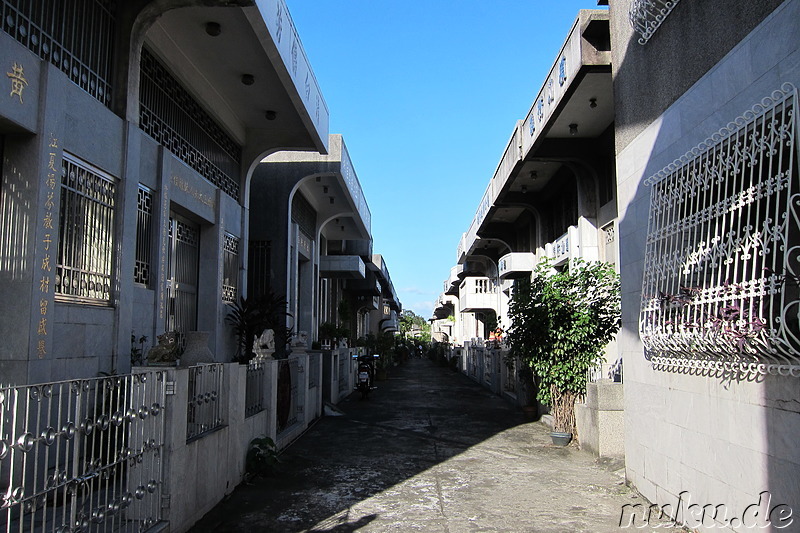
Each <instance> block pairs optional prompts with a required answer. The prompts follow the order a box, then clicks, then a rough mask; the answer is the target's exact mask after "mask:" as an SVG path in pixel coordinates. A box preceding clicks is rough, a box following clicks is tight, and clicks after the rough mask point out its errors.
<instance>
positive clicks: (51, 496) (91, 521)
mask: <svg viewBox="0 0 800 533" xmlns="http://www.w3.org/2000/svg"><path fill="white" fill-rule="evenodd" d="M165 374H166V373H165V371H151V372H145V373H141V374H133V375H122V376H113V377H104V378H95V379H85V380H74V381H61V382H55V383H45V384H38V385H28V386H20V387H8V388H0V488H2V491H1V492H0V525H1V526H2V529H3V531H90V530H91V531H101V530H102V531H113V532H118V531H129V532H138V531H145V530H148V528H150V527H151V526H153V525H155V523H156V522H158V521H159V520H160V519H161V495H162V487H163V465H162V457H163V452H164V435H165V432H164V420H165V417H164V412H163V411H164V406H165V383H166V379H165Z"/></svg>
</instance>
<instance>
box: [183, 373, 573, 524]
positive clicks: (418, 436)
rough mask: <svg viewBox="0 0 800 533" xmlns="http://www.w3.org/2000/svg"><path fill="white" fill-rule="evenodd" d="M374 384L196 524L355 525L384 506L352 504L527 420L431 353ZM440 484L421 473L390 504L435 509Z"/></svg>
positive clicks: (387, 488) (342, 406) (385, 489)
mask: <svg viewBox="0 0 800 533" xmlns="http://www.w3.org/2000/svg"><path fill="white" fill-rule="evenodd" d="M377 386H378V388H377V390H374V391H373V392H372V394H370V397H369V399H368V400H360V399H359V396H358V395H357V394H353V395H351V396H350V397H348V398H347V399H346V400H345V401H343V402H342V403H340V404H339V408H340V409H341V410H342V411H343V413H344V414H343V416H336V417H324V418H322V419H320V420H319V422H318V423H317V424H316V425H315V426H314V427H313V428H312V429H311V430H309V431H308V432H307V433H306V434H305V435H304V436H303V437H302V438H300V439H299V440H298V441H297V442H296V443H294V444H293V445H292V446H291V447H290V448H289V449H287V450H286V451H285V452H284V453H283V454H282V455H281V461H282V464H281V472H280V473H279V474H277V475H276V476H274V477H272V478H268V479H258V480H255V481H254V482H251V483H245V484H242V485H240V486H239V487H237V488H236V489H235V490H234V491H233V493H232V494H231V495H230V497H229V498H227V499H226V500H225V501H224V502H222V503H220V504H219V505H217V507H215V508H214V509H212V510H211V511H210V512H209V513H208V514H206V516H204V517H203V518H202V519H201V520H200V521H199V522H198V523H197V524H196V525H195V526H194V528H193V529H192V531H194V532H201V531H203V532H204V531H220V532H225V531H231V532H232V531H236V532H239V531H248V530H250V531H280V532H287V533H288V532H304V531H308V532H337V533H338V532H347V531H356V530H358V529H359V528H362V527H364V526H365V525H367V524H368V523H369V522H372V521H373V520H375V518H376V517H377V516H378V513H371V514H365V513H364V512H361V513H360V514H359V516H358V519H357V520H356V517H355V516H353V517H352V518H350V519H353V520H355V521H353V522H350V521H349V515H350V514H351V513H350V510H351V509H352V507H353V506H354V505H356V504H359V502H364V501H365V500H368V499H369V498H370V497H372V496H374V495H376V494H378V493H386V492H387V491H388V492H390V491H391V490H392V488H393V487H396V486H397V485H398V484H400V483H401V482H403V481H406V480H409V479H411V478H414V476H416V475H418V474H420V473H422V472H424V471H426V470H428V469H430V468H431V467H433V466H435V465H437V464H439V463H441V462H443V461H446V460H448V459H450V458H451V457H454V456H456V455H458V454H460V453H462V452H464V451H465V450H467V449H469V448H470V447H472V446H475V445H477V444H479V443H481V442H484V441H486V440H487V439H489V438H491V437H492V436H494V435H496V434H498V433H500V432H503V431H505V430H507V429H509V428H512V427H514V426H516V425H519V424H521V423H523V422H525V420H524V418H523V415H522V413H521V412H520V411H519V410H518V409H516V408H515V407H513V406H512V405H510V404H509V403H507V402H505V401H504V400H503V399H501V398H499V397H497V396H495V395H493V394H492V393H491V392H489V391H488V390H486V389H483V388H481V387H480V386H478V385H477V384H475V383H474V382H473V381H471V380H470V379H469V378H467V377H466V376H464V375H463V374H460V373H456V372H453V371H451V370H449V369H447V368H441V367H438V366H436V365H434V364H433V363H432V362H430V361H428V360H426V359H412V360H410V361H407V362H406V363H405V364H403V365H401V366H399V367H396V368H395V369H394V370H393V372H392V374H391V375H390V378H389V380H387V381H382V382H378V383H377ZM551 452H553V453H562V452H563V453H566V450H563V451H562V450H555V449H553V450H551ZM436 485H437V484H436V483H434V482H432V481H431V480H430V479H429V478H426V477H424V476H423V477H421V478H420V480H419V481H418V482H417V481H416V480H414V486H413V490H410V491H409V490H408V487H405V488H404V491H405V493H403V494H401V493H398V494H397V497H396V498H390V499H389V500H387V501H388V502H389V503H388V505H390V506H392V505H396V506H398V509H396V511H398V512H399V511H400V509H399V507H402V508H403V509H405V510H408V509H409V506H411V507H412V508H413V506H415V505H418V506H422V507H425V508H426V509H429V508H431V507H432V506H433V507H435V506H436V505H439V504H438V503H436V502H437V501H441V487H437V486H436ZM398 490H399V489H398ZM412 493H413V494H412ZM390 496H391V495H390ZM404 498H405V499H404ZM382 505H387V503H386V502H384V503H383V504H382ZM422 510H424V509H422V508H421V511H422ZM377 511H379V512H381V513H382V512H383V511H387V512H390V513H391V512H392V509H377Z"/></svg>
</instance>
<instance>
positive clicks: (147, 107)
mask: <svg viewBox="0 0 800 533" xmlns="http://www.w3.org/2000/svg"><path fill="white" fill-rule="evenodd" d="M139 127H140V128H141V129H142V130H143V131H144V132H145V133H147V134H148V135H149V136H150V137H152V138H153V139H155V140H156V141H157V142H159V143H160V144H161V145H162V146H164V147H165V148H166V149H167V150H169V151H170V152H172V153H173V154H175V156H177V157H178V158H179V159H180V160H181V161H183V162H184V163H186V164H187V165H189V166H190V167H191V168H193V169H194V170H196V171H197V172H198V173H200V175H201V176H203V177H204V178H206V179H207V180H208V181H210V182H211V183H213V184H214V185H216V186H217V187H219V188H220V189H222V191H223V192H225V193H226V194H228V195H229V196H231V197H232V198H234V199H235V200H237V201H238V200H239V175H240V165H241V159H242V149H241V147H240V146H239V145H238V144H237V143H236V141H234V140H233V139H232V138H231V137H230V136H229V135H228V134H227V133H225V131H224V130H223V129H222V128H221V127H220V126H219V125H218V124H217V123H216V122H215V121H214V119H213V118H211V116H210V115H209V114H208V113H207V112H206V111H205V110H204V109H203V108H202V107H201V106H200V104H198V103H197V101H196V100H195V99H194V98H193V97H192V95H191V94H189V92H188V91H187V90H186V89H184V88H183V86H182V85H181V84H180V82H178V80H176V79H175V78H174V77H173V76H172V75H171V74H170V73H169V72H168V71H167V69H166V68H165V67H164V66H163V65H162V64H161V63H160V62H159V61H158V60H157V59H156V58H155V56H154V55H153V54H152V53H150V52H149V51H148V50H147V49H146V48H142V59H141V86H140V91H139Z"/></svg>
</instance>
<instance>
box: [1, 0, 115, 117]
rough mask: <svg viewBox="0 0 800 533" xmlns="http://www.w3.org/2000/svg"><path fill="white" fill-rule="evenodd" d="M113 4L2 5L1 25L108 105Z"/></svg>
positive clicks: (15, 0) (5, 1) (26, 0)
mask: <svg viewBox="0 0 800 533" xmlns="http://www.w3.org/2000/svg"><path fill="white" fill-rule="evenodd" d="M116 7H117V2H116V1H114V0H79V1H73V2H53V1H52V0H2V2H0V24H1V25H2V29H3V31H5V32H6V33H8V34H9V35H11V36H12V37H13V38H15V39H16V40H17V41H19V42H20V43H21V44H22V45H24V46H26V47H27V48H28V50H30V51H31V52H33V53H34V54H36V55H37V56H39V57H40V58H41V59H43V60H44V61H47V62H48V63H51V64H52V65H54V66H55V67H57V68H59V69H60V70H61V71H62V72H63V73H64V74H66V75H67V76H68V77H69V79H70V80H72V81H73V83H75V84H76V85H78V86H79V87H80V88H81V89H83V90H84V91H86V92H87V93H89V94H90V95H92V96H93V97H94V98H96V99H97V100H99V101H100V102H102V103H103V104H105V105H106V106H110V105H111V79H112V78H113V73H114V41H115V39H116V36H115V34H116V31H115V30H116V28H115V21H114V17H115V12H116Z"/></svg>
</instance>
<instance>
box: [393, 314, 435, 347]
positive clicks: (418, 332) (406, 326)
mask: <svg viewBox="0 0 800 533" xmlns="http://www.w3.org/2000/svg"><path fill="white" fill-rule="evenodd" d="M400 332H401V333H402V334H403V336H406V335H413V336H414V337H416V338H418V339H420V340H422V341H423V342H426V343H428V342H430V341H431V325H430V324H429V323H428V321H427V320H426V319H425V317H423V316H420V315H418V314H416V313H414V311H411V310H410V309H406V310H404V311H403V312H402V313H400Z"/></svg>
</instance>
